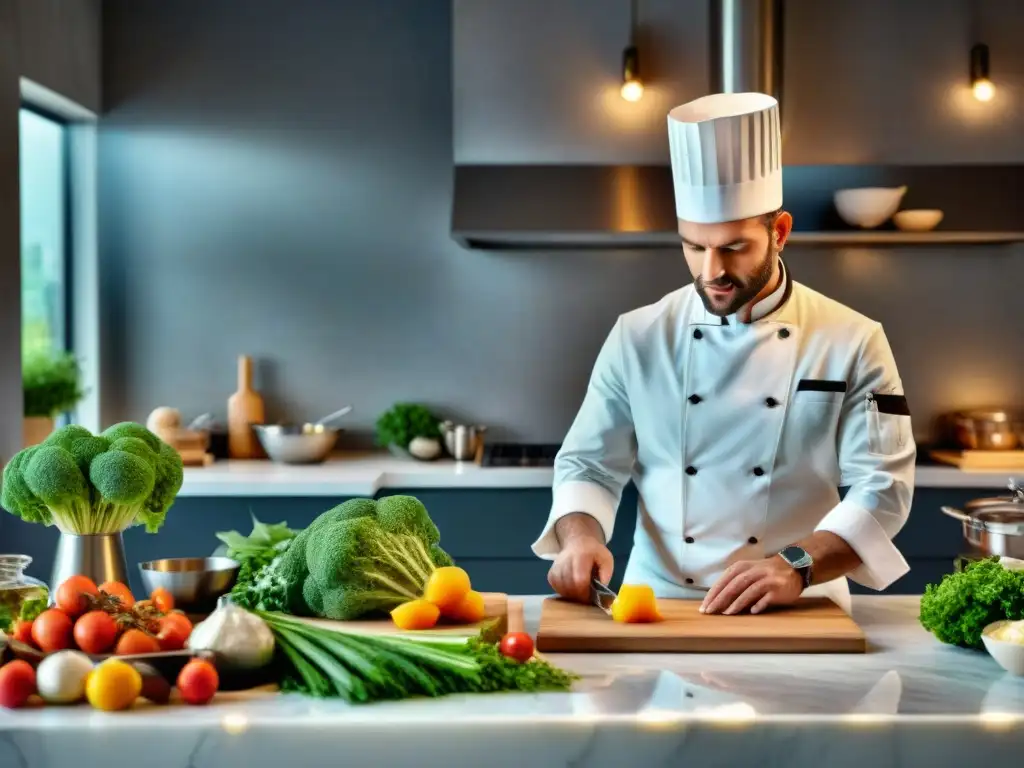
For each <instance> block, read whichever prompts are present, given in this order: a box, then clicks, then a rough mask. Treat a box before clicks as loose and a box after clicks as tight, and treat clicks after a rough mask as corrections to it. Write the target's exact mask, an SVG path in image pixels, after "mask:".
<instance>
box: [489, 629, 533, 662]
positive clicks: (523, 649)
mask: <svg viewBox="0 0 1024 768" xmlns="http://www.w3.org/2000/svg"><path fill="white" fill-rule="evenodd" d="M498 650H499V651H501V654H502V655H503V656H508V657H509V658H510V659H515V660H516V661H518V662H524V661H529V660H530V659H531V658H533V638H531V637H530V636H529V635H528V634H526V633H525V632H509V633H508V634H507V635H505V636H504V637H503V638H501V645H499V646H498Z"/></svg>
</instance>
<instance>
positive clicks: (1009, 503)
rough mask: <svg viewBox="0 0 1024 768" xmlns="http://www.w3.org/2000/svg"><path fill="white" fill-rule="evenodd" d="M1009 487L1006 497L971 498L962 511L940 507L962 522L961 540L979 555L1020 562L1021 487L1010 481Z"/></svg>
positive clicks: (1023, 547)
mask: <svg viewBox="0 0 1024 768" xmlns="http://www.w3.org/2000/svg"><path fill="white" fill-rule="evenodd" d="M1009 488H1010V492H1011V495H1009V496H995V497H992V498H987V499H974V500H973V501H969V502H967V503H966V504H965V505H964V507H965V509H964V510H959V509H955V508H953V507H942V512H943V514H946V515H949V516H950V517H952V518H954V519H956V520H959V521H960V522H961V523H963V528H964V541H966V542H967V544H968V546H969V547H970V548H971V550H972V551H974V552H976V553H978V554H979V555H984V556H993V555H999V556H1001V557H1012V558H1016V559H1024V487H1022V486H1020V485H1018V484H1017V483H1016V482H1014V481H1013V480H1011V481H1010V484H1009Z"/></svg>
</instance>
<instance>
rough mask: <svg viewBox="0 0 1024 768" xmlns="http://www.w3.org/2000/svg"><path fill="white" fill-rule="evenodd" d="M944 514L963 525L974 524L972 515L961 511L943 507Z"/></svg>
mask: <svg viewBox="0 0 1024 768" xmlns="http://www.w3.org/2000/svg"><path fill="white" fill-rule="evenodd" d="M942 514H944V515H949V516H950V517H952V518H954V519H956V520H959V521H960V522H961V523H967V524H968V525H973V524H974V520H972V519H971V516H970V515H968V514H966V513H964V512H961V511H960V510H959V509H954V508H953V507H942Z"/></svg>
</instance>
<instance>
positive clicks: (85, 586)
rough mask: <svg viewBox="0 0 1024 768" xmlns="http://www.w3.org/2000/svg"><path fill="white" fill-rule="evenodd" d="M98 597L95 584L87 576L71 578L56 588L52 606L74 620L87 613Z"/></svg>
mask: <svg viewBox="0 0 1024 768" xmlns="http://www.w3.org/2000/svg"><path fill="white" fill-rule="evenodd" d="M99 596H100V592H99V590H98V589H97V588H96V583H95V582H94V581H93V580H92V579H90V578H89V577H88V576H72V577H70V578H68V579H66V580H65V581H64V582H63V583H62V584H61V585H60V586H59V587H57V592H56V593H55V594H54V604H55V605H56V607H57V608H60V609H61V610H62V611H64V613H66V614H67V615H68V616H69V617H70V618H72V619H74V618H77V617H78V616H81V615H82V614H83V613H85V612H86V611H88V610H89V608H91V607H92V601H93V599H95V598H98V597H99Z"/></svg>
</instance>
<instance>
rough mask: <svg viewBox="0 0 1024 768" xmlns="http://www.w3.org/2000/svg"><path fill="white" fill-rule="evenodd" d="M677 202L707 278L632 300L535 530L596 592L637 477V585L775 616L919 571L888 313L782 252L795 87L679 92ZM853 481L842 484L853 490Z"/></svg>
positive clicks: (582, 596) (540, 550)
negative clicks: (901, 544)
mask: <svg viewBox="0 0 1024 768" xmlns="http://www.w3.org/2000/svg"><path fill="white" fill-rule="evenodd" d="M668 136H669V147H670V152H671V161H672V175H673V183H674V187H675V204H676V213H677V217H678V220H679V221H678V223H679V235H680V239H681V242H682V250H683V255H684V257H685V259H686V263H687V266H689V268H690V272H691V273H692V274H693V277H694V281H693V284H692V285H687V286H685V287H683V288H680V289H678V290H676V291H673V292H672V293H669V294H668V295H667V296H665V297H664V298H662V299H661V300H660V301H657V302H656V303H653V304H650V305H648V306H645V307H641V308H640V309H636V310H633V311H631V312H627V313H625V314H623V315H621V316H620V317H619V318H618V319H617V321H616V322H615V324H614V326H613V327H612V329H611V331H610V333H609V334H608V336H607V338H606V339H605V341H604V344H603V346H602V348H601V350H600V352H599V354H598V356H597V360H596V362H595V364H594V367H593V371H592V374H591V377H590V381H589V385H588V387H587V390H586V394H585V396H584V398H583V402H582V404H581V406H580V409H579V412H578V413H577V415H576V418H575V420H574V421H573V423H572V425H571V427H570V429H569V432H568V434H567V435H566V437H565V440H564V442H563V444H562V447H561V450H560V451H559V453H558V456H557V458H556V461H555V479H554V486H553V503H552V507H551V512H550V516H549V519H548V521H547V525H546V526H545V528H544V529H543V531H542V532H541V534H540V537H539V539H538V540H537V541H536V542H535V543H534V545H533V551H534V553H535V554H537V555H538V556H539V557H542V558H545V559H548V560H552V561H553V563H552V565H551V568H550V571H549V576H548V579H549V581H550V583H551V585H552V587H553V588H554V589H555V590H556V591H557V592H558V593H560V594H561V595H563V596H565V597H567V598H570V599H574V600H580V601H585V600H587V599H588V596H589V586H590V580H591V574H592V573H593V572H596V573H597V575H598V576H599V578H600V580H601V581H602V582H605V583H607V581H608V580H609V579H610V578H611V576H612V572H613V560H612V555H611V553H610V552H609V550H608V548H607V543H608V540H609V538H610V537H611V535H612V530H613V527H614V524H615V516H616V511H617V509H618V507H619V504H620V502H621V498H622V491H623V488H624V486H625V485H626V483H627V482H629V481H630V480H633V482H634V483H635V485H636V487H637V490H638V492H639V505H638V510H637V522H636V530H635V532H634V535H633V548H632V552H631V554H630V556H629V561H628V564H627V565H626V570H625V573H624V576H623V581H624V583H630V584H649V585H650V586H651V587H653V589H654V591H655V594H656V595H658V596H659V597H683V598H698V599H701V600H702V604H701V610H702V611H704V612H705V613H725V614H734V613H739V612H744V611H750V612H753V613H758V612H760V611H763V610H764V609H765V608H767V607H769V606H773V605H785V604H788V603H792V602H794V601H795V600H796V599H797V598H798V597H800V596H801V595H812V594H823V595H826V596H828V597H830V598H832V599H833V600H834V601H835V602H836V603H837V604H838V605H840V606H841V607H843V608H844V609H845V610H847V611H849V608H850V591H849V586H848V584H847V578H850V579H853V580H854V581H856V582H857V583H859V584H862V585H864V586H866V587H868V588H871V589H875V590H881V589H884V588H885V587H887V586H888V585H890V584H892V583H893V582H894V581H895V580H896V579H898V578H900V577H901V576H902V575H903V574H905V573H906V572H907V570H908V566H907V563H906V561H905V560H904V559H903V557H902V556H901V555H900V552H899V550H897V549H896V547H895V546H894V545H893V544H892V538H893V537H894V536H895V535H896V533H897V532H898V531H899V530H900V528H901V527H902V526H903V524H904V523H905V522H906V519H907V515H908V513H909V510H910V503H911V498H912V496H913V489H914V462H915V457H916V452H917V448H916V445H915V442H914V437H913V434H912V431H911V421H910V410H909V408H908V405H907V400H906V397H905V396H904V393H903V387H902V383H901V381H900V377H899V373H898V372H897V369H896V363H895V361H894V360H893V355H892V352H891V350H890V348H889V343H888V341H887V339H886V336H885V333H884V332H883V330H882V327H881V325H879V323H877V322H875V321H873V320H871V319H869V318H867V317H864V316H863V315H861V314H859V313H857V312H855V311H854V310H852V309H850V308H848V307H845V306H843V305H842V304H840V303H838V302H836V301H834V300H832V299H829V298H828V297H826V296H823V295H822V294H820V293H817V292H815V291H813V290H811V289H810V288H808V287H806V286H804V285H802V284H800V283H799V282H797V281H796V280H795V279H794V275H793V274H791V270H790V267H789V265H788V264H786V263H784V262H783V260H782V258H781V254H782V250H783V248H784V247H785V245H786V239H787V237H788V236H789V234H790V231H791V229H792V225H793V220H792V216H791V215H790V214H789V213H787V212H786V211H784V210H783V208H782V158H781V155H780V147H781V134H780V129H779V108H778V102H777V101H776V100H775V99H773V98H772V97H770V96H768V95H765V94H761V93H728V94H714V95H710V96H705V97H703V98H699V99H697V100H695V101H692V102H689V103H687V104H684V105H682V106H679V107H676V108H675V109H673V110H672V111H671V112H670V113H669V116H668ZM840 487H845V488H847V492H846V494H845V496H844V497H843V498H840V495H839V488H840Z"/></svg>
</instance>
